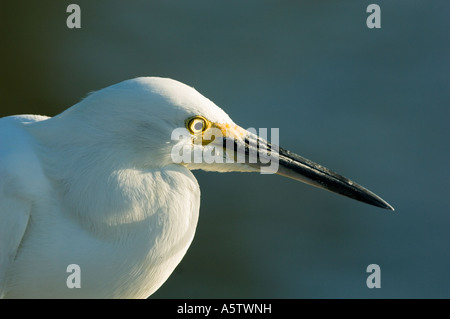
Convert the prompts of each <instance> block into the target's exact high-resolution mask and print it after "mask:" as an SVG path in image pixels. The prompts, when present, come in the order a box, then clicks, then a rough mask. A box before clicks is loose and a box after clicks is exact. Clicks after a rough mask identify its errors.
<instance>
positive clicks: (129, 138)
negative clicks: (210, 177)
mask: <svg viewBox="0 0 450 319" xmlns="http://www.w3.org/2000/svg"><path fill="white" fill-rule="evenodd" d="M177 128H183V129H184V131H185V132H187V135H184V136H182V137H181V138H178V139H174V138H173V135H172V134H173V132H174V130H176V129H177ZM213 128H214V129H216V130H219V131H220V132H222V133H223V136H222V137H218V136H215V138H212V137H210V139H209V140H208V139H202V137H203V136H204V135H205V134H206V133H207V132H208V131H210V130H212V129H213ZM198 141H201V143H199V142H198ZM230 141H231V143H228V142H230ZM252 141H253V142H255V141H257V142H258V143H260V144H263V143H267V142H266V141H264V140H263V139H261V138H260V137H257V136H255V135H254V134H251V133H248V132H247V131H246V130H244V129H242V128H241V127H239V126H237V125H236V124H235V123H233V121H232V120H231V119H230V117H229V116H228V115H227V114H226V113H225V112H224V111H223V110H222V109H220V108H219V107H217V106H216V105H215V104H214V103H213V102H211V101H210V100H208V99H207V98H205V97H204V96H202V95H201V94H200V93H198V92H197V91H196V90H195V89H193V88H191V87H189V86H187V85H185V84H182V83H180V82H177V81H175V80H171V79H164V78H156V77H143V78H136V79H132V80H128V81H124V82H121V83H118V84H116V85H113V86H110V87H107V88H105V89H102V90H100V91H98V92H95V93H92V94H90V95H88V96H87V97H86V98H85V99H83V100H82V101H81V102H79V103H78V104H76V105H74V106H72V107H71V108H69V109H67V110H66V111H64V112H63V113H61V114H59V115H57V116H55V117H53V118H49V117H45V116H37V115H19V116H9V117H5V118H2V119H0V297H4V298H146V297H148V296H150V295H151V294H152V293H153V292H155V291H156V290H157V289H158V288H159V287H160V286H161V285H162V284H163V283H164V281H165V280H166V279H167V278H168V277H169V275H170V274H171V273H172V271H173V270H174V268H175V267H176V266H177V264H178V263H179V262H180V261H181V259H182V258H183V256H184V255H185V253H186V251H187V249H188V247H189V245H190V244H191V241H192V238H193V236H194V232H195V229H196V226H197V219H198V214H199V206H200V189H199V185H198V183H197V180H196V179H195V177H194V175H193V174H192V173H191V169H203V170H213V171H247V172H255V171H259V170H260V169H261V167H264V165H263V163H262V161H261V160H258V161H257V162H256V163H250V161H248V158H249V154H250V153H251V151H252V150H256V152H257V154H258V158H260V157H261V158H263V157H264V156H263V154H262V152H261V151H260V150H258V149H257V147H256V146H257V145H256V144H254V143H252ZM230 145H231V146H232V147H230ZM258 145H259V144H258ZM266 145H268V148H269V149H271V145H270V144H266ZM240 146H241V147H243V148H241V149H243V150H244V154H245V156H246V159H247V161H246V162H244V163H242V162H238V161H234V162H233V163H219V162H214V163H205V162H201V163H190V161H189V160H184V161H182V162H176V161H174V159H173V154H174V153H173V150H174V149H176V148H177V147H178V149H179V150H180V149H184V150H189V149H191V150H203V151H204V150H206V149H208V148H209V149H211V148H213V147H214V148H215V151H216V152H217V151H218V150H219V152H220V150H222V151H223V154H221V155H220V156H222V157H224V156H225V155H226V154H228V153H229V152H230V151H231V152H234V153H235V154H237V153H238V151H237V149H238V148H239V147H240ZM266 153H267V152H266ZM271 156H272V157H271V158H272V159H276V160H277V161H279V170H278V172H277V173H278V174H281V175H285V176H288V177H291V178H294V179H297V180H301V181H303V182H307V183H309V184H312V185H314V186H318V187H321V188H325V189H327V190H331V191H333V192H337V193H340V194H343V195H345V196H349V197H352V198H354V199H357V200H360V201H364V202H367V203H369V204H372V205H375V206H380V207H383V208H387V209H391V210H393V208H392V207H391V206H390V205H389V204H388V203H387V202H385V201H384V200H382V199H381V198H380V197H378V196H377V195H375V194H373V193H372V192H370V191H368V190H366V189H364V188H362V187H361V186H359V185H357V184H356V183H353V182H351V181H349V180H347V179H346V178H344V177H342V176H340V175H337V174H335V173H333V172H331V171H330V170H328V169H326V168H324V167H322V166H320V165H317V164H315V163H313V162H311V161H309V160H306V159H304V158H302V157H300V156H298V155H295V154H293V153H291V152H289V151H286V150H284V149H282V148H275V147H272V155H271ZM72 264H75V265H78V266H79V271H80V272H79V280H80V282H79V286H80V288H77V287H75V288H73V287H69V285H68V276H69V275H70V272H68V266H69V265H72Z"/></svg>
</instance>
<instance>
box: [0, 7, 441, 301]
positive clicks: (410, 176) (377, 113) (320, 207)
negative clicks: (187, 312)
mask: <svg viewBox="0 0 450 319" xmlns="http://www.w3.org/2000/svg"><path fill="white" fill-rule="evenodd" d="M73 2H75V3H77V4H79V5H80V7H81V23H82V28H81V29H78V30H75V29H73V30H72V29H68V28H67V27H66V18H67V16H68V13H66V8H67V6H68V5H69V4H70V3H73ZM373 2H374V1H356V0H354V1H256V0H252V1H236V0H234V1H206V0H203V1H197V0H196V1H164V2H163V1H118V0H115V1H104V0H97V1H86V0H84V1H81V0H78V1H48V0H45V1H12V0H2V1H1V2H0V35H1V41H0V70H1V79H0V96H1V102H0V116H5V115H11V114H23V113H34V114H46V115H50V116H52V115H55V114H57V113H59V112H61V111H62V110H64V109H66V108H68V107H70V106H71V105H73V104H75V103H76V102H78V101H79V100H80V99H81V98H82V97H84V96H85V95H86V94H87V93H88V92H90V91H94V90H98V89H100V88H103V87H106V86H108V85H111V84H114V83H116V82H120V81H122V80H125V79H128V78H133V77H136V76H143V75H157V76H164V77H171V78H174V79H177V80H179V81H182V82H185V83H187V84H189V85H191V86H194V87H195V88H196V89H197V90H199V91H200V92H201V93H202V94H204V95H205V96H207V97H208V98H210V99H211V100H213V101H214V102H215V103H216V104H217V105H219V106H221V107H222V108H223V109H224V110H225V111H226V112H227V113H228V114H229V115H230V116H231V117H232V118H233V120H234V121H235V122H236V123H238V124H240V125H241V126H242V127H244V128H248V127H255V128H260V127H262V128H271V127H275V128H280V144H281V145H282V146H283V147H285V148H287V149H291V150H292V151H295V152H297V153H299V154H301V155H303V156H305V157H307V158H310V159H312V160H314V161H317V162H319V163H321V164H323V165H325V166H327V167H329V168H331V169H333V170H336V171H337V172H339V173H342V174H343V175H345V176H347V177H349V178H351V179H354V180H355V181H356V182H358V183H361V184H362V185H364V186H366V187H368V188H369V189H371V190H373V191H375V192H376V193H378V194H379V195H380V196H382V197H383V198H384V199H386V200H387V201H388V202H390V203H391V204H392V205H393V206H394V207H395V208H396V212H394V213H392V212H388V211H384V210H381V209H377V208H374V207H371V206H368V205H365V204H361V203H358V202H355V201H352V200H349V199H347V198H344V197H340V196H337V195H334V194H331V193H328V192H325V191H322V190H318V189H315V188H311V187H308V186H306V185H303V184H300V183H297V182H295V181H291V180H288V179H285V178H282V177H279V176H262V175H259V174H238V173H230V174H220V173H205V172H200V171H199V172H195V175H196V176H197V178H198V180H199V183H200V186H201V189H202V206H201V211H200V221H199V225H198V229H197V234H196V237H195V239H194V242H193V244H192V246H191V248H190V249H189V251H188V253H187V255H186V257H185V258H184V260H183V261H182V262H181V264H180V265H179V266H178V267H177V269H176V270H175V272H174V273H173V275H172V276H171V277H170V278H169V280H168V281H167V282H166V283H165V284H164V285H163V287H162V288H161V289H160V290H159V291H158V292H157V293H155V294H154V296H153V297H154V298H166V297H168V298H172V297H177V298H197V297H205V298H221V297H231V298H235V297H236V298H237V297H239V298H240V297H242V298H247V297H251V298H449V297H450V231H449V230H450V215H449V213H450V210H449V198H450V196H449V195H450V194H449V193H450V172H449V155H450V143H449V142H450V141H449V137H450V130H449V120H450V116H449V115H450V90H449V89H450V82H449V80H450V61H449V59H450V20H449V18H448V17H449V15H450V2H449V1H448V0H432V1H425V0H422V1H412V0H408V1H406V0H397V1H384V0H377V1H376V2H375V3H377V4H378V5H379V6H380V8H381V26H382V27H381V29H376V30H375V29H368V28H367V26H366V18H367V16H368V13H366V8H367V6H368V5H369V4H370V3H373ZM372 263H375V264H378V265H379V266H380V268H381V288H380V289H369V288H367V286H366V278H367V276H368V273H366V267H367V265H369V264H372Z"/></svg>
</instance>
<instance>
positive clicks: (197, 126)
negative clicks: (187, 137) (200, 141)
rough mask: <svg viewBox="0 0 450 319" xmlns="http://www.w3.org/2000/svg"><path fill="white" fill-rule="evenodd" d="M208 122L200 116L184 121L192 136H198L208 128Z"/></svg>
mask: <svg viewBox="0 0 450 319" xmlns="http://www.w3.org/2000/svg"><path fill="white" fill-rule="evenodd" d="M208 126H209V124H208V121H207V120H206V119H205V118H204V117H202V116H196V117H193V118H189V119H187V120H186V127H187V129H188V130H189V131H190V132H191V133H192V134H200V133H202V132H204V131H205V130H206V129H207V128H208Z"/></svg>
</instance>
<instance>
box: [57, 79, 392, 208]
mask: <svg viewBox="0 0 450 319" xmlns="http://www.w3.org/2000/svg"><path fill="white" fill-rule="evenodd" d="M79 110H82V112H79ZM69 115H70V116H71V118H79V119H80V120H82V121H83V122H84V123H85V124H86V125H88V126H89V127H90V128H93V132H94V134H95V132H97V136H99V137H101V138H102V139H103V140H104V139H107V140H108V141H109V143H108V145H109V147H111V148H113V149H114V148H120V149H121V151H122V153H123V150H126V152H125V153H126V154H128V163H132V165H135V166H142V167H150V168H152V167H153V168H158V167H163V166H166V165H172V164H177V165H182V166H185V167H186V168H188V169H191V170H194V169H203V170H209V171H221V172H226V171H246V172H263V173H276V174H279V175H283V176H286V177H289V178H293V179H295V180H299V181H302V182H305V183H308V184H310V185H313V186H316V187H320V188H323V189H326V190H329V191H332V192H335V193H339V194H342V195H345V196H347V197H350V198H353V199H356V200H359V201H362V202H366V203H368V204H371V205H375V206H378V207H382V208H386V209H391V210H393V208H392V206H390V205H389V204H388V203H387V202H385V201H384V200H383V199H381V198H380V197H379V196H377V195H375V194H374V193H372V192H371V191H369V190H367V189H365V188H363V187H362V186H360V185H358V184H356V183H354V182H352V181H350V180H348V179H347V178H345V177H343V176H341V175H338V174H336V173H334V172H333V171H331V170H329V169H327V168H325V167H323V166H321V165H318V164H316V163H314V162H312V161H310V160H307V159H305V158H303V157H301V156H299V155H296V154H294V153H292V152H290V151H287V150H285V149H283V148H281V147H279V146H278V145H276V144H271V143H269V142H268V141H267V140H266V138H264V137H261V136H258V135H257V134H255V133H256V132H250V131H249V130H245V129H243V128H242V127H240V126H238V125H236V124H235V123H234V122H233V121H232V120H231V118H230V117H229V116H228V115H227V114H226V113H225V112H224V111H223V110H222V109H221V108H219V107H218V106H216V105H215V104H214V103H213V102H212V101H210V100H209V99H207V98H206V97H204V96H203V95H201V94H200V93H199V92H197V91H196V90H195V89H194V88H192V87H189V86H187V85H185V84H183V83H180V82H178V81H175V80H172V79H166V78H157V77H142V78H136V79H132V80H128V81H124V82H121V83H118V84H116V85H112V86H110V87H107V88H105V89H103V90H100V91H98V92H95V93H92V94H90V95H89V96H88V97H87V98H85V99H84V100H83V101H82V102H80V103H79V104H77V105H76V106H74V107H72V108H70V109H69V110H67V111H66V112H64V113H62V114H61V115H59V116H58V117H60V118H61V119H63V118H64V117H66V116H69ZM102 143H103V145H104V141H103V142H102Z"/></svg>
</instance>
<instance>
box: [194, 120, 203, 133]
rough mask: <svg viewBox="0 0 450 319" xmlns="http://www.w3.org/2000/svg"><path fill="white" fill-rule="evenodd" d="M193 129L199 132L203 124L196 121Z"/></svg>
mask: <svg viewBox="0 0 450 319" xmlns="http://www.w3.org/2000/svg"><path fill="white" fill-rule="evenodd" d="M194 129H195V130H196V131H201V130H202V129H203V123H202V122H200V121H197V122H196V123H195V124H194Z"/></svg>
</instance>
